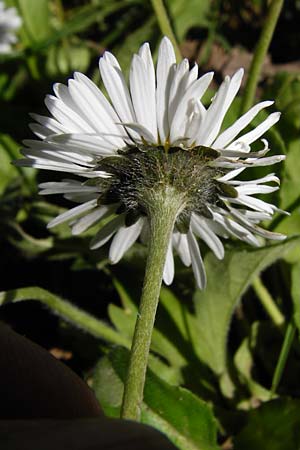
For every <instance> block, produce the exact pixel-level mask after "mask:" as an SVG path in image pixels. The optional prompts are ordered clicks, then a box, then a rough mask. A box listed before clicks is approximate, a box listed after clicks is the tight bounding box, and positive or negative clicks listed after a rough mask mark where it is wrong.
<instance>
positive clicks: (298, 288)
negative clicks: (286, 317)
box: [291, 259, 300, 331]
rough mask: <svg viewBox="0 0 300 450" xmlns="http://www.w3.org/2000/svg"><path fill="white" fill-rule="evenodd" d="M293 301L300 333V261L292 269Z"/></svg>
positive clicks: (295, 319) (294, 315)
mask: <svg viewBox="0 0 300 450" xmlns="http://www.w3.org/2000/svg"><path fill="white" fill-rule="evenodd" d="M291 295H292V301H293V306H294V311H293V312H294V314H293V317H294V322H295V324H296V326H297V328H298V331H300V261H299V259H298V263H297V264H294V265H293V267H292V291H291Z"/></svg>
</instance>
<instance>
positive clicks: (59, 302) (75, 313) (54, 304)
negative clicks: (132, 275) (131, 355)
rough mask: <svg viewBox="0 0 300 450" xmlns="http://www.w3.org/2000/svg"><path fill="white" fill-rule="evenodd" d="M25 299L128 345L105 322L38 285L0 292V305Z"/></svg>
mask: <svg viewBox="0 0 300 450" xmlns="http://www.w3.org/2000/svg"><path fill="white" fill-rule="evenodd" d="M26 300H36V301H39V302H41V303H43V304H45V305H47V306H48V308H49V309H50V310H51V312H53V313H54V314H56V315H58V316H60V317H62V318H63V319H64V320H66V321H67V322H71V323H72V324H73V325H75V326H77V327H79V328H81V329H82V330H84V331H86V332H88V333H90V334H91V335H92V336H95V337H97V338H100V339H104V340H106V341H108V342H111V343H113V344H119V345H124V346H126V347H129V346H130V341H128V340H126V339H125V338H124V337H123V336H121V335H120V334H118V332H117V331H115V330H114V329H113V328H112V327H110V326H109V325H107V324H106V323H105V322H103V321H101V320H99V319H96V318H95V317H93V316H91V315H90V314H88V313H86V312H85V311H82V310H81V309H79V308H77V307H76V306H74V305H72V304H71V303H69V302H67V301H66V300H63V299H62V298H60V297H58V295H55V294H52V293H51V292H49V291H46V290H45V289H42V288H39V287H26V288H20V289H15V290H11V291H5V292H0V306H1V305H4V304H6V303H17V302H21V301H26Z"/></svg>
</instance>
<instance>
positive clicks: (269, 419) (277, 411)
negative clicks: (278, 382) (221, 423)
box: [234, 399, 300, 450]
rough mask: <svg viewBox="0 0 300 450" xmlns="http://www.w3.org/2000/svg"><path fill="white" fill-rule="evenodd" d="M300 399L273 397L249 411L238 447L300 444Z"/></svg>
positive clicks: (290, 448)
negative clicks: (273, 398)
mask: <svg viewBox="0 0 300 450" xmlns="http://www.w3.org/2000/svg"><path fill="white" fill-rule="evenodd" d="M299 429H300V401H299V400H291V399H280V400H273V401H271V402H268V403H265V404H263V405H262V406H261V407H260V408H257V409H255V410H253V411H251V412H250V413H249V417H248V423H247V425H246V426H245V428H243V429H242V431H241V432H240V433H239V435H238V436H237V437H235V438H234V449H235V450H253V449H255V450H283V449H284V450H296V449H298V448H300V432H299Z"/></svg>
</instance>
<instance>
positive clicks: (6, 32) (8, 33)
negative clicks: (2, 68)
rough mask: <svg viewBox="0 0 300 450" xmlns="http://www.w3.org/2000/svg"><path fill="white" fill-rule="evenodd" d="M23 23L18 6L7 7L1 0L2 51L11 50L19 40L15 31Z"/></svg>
mask: <svg viewBox="0 0 300 450" xmlns="http://www.w3.org/2000/svg"><path fill="white" fill-rule="evenodd" d="M21 23H22V20H21V18H20V17H19V16H18V14H17V10H16V8H5V5H4V3H3V2H2V1H0V53H9V52H10V51H11V44H14V43H16V41H17V39H16V36H15V34H14V32H15V30H17V29H18V28H20V26H21Z"/></svg>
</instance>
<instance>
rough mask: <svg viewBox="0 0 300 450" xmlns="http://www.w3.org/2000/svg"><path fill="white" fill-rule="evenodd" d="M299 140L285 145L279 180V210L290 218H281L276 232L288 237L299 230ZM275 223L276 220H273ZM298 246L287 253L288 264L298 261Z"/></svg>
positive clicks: (294, 139)
mask: <svg viewBox="0 0 300 450" xmlns="http://www.w3.org/2000/svg"><path fill="white" fill-rule="evenodd" d="M299 154H300V140H299V136H298V133H297V136H296V137H294V138H293V139H291V140H290V141H289V142H288V143H287V158H286V160H285V163H284V170H283V175H282V180H281V188H280V191H279V194H280V208H282V209H285V210H287V211H288V212H289V213H290V214H291V215H290V216H281V217H280V218H279V219H280V222H279V225H277V226H276V231H277V232H279V233H284V234H286V235H288V236H291V235H293V234H297V233H299V230H300V208H299V199H300V183H299V173H300V158H299ZM275 223H276V220H275ZM299 251H300V245H297V246H296V247H295V248H294V249H293V250H292V251H291V252H289V253H288V254H287V255H286V257H285V259H286V260H287V261H288V262H290V263H293V262H297V261H299Z"/></svg>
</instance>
